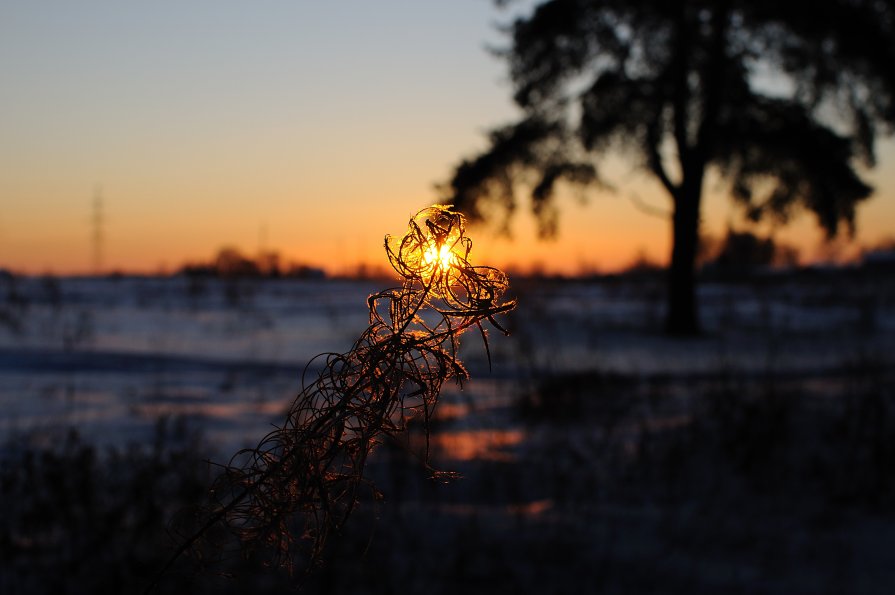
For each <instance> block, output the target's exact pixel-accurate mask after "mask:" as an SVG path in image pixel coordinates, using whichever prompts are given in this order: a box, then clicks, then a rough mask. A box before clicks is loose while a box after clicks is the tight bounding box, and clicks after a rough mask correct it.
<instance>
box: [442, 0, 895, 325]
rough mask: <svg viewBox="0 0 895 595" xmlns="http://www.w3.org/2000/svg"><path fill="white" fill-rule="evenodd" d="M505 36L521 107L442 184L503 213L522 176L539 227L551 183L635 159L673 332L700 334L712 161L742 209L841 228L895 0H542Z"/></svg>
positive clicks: (885, 127)
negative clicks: (699, 275) (650, 194)
mask: <svg viewBox="0 0 895 595" xmlns="http://www.w3.org/2000/svg"><path fill="white" fill-rule="evenodd" d="M503 3H504V2H501V1H499V0H498V2H497V4H503ZM509 33H510V35H511V38H512V43H511V45H510V47H509V48H507V49H505V50H503V51H502V52H500V54H501V55H502V56H503V57H504V58H505V59H506V60H507V62H508V64H509V70H510V76H511V80H512V84H513V89H514V100H515V102H516V103H517V104H518V106H519V107H520V108H521V109H522V110H523V112H524V115H523V117H522V118H521V120H520V121H518V122H516V123H514V124H511V125H508V126H505V127H502V128H498V129H496V130H494V131H493V132H491V135H490V147H489V148H488V149H487V150H486V151H485V152H484V153H483V154H481V155H479V156H477V157H474V158H470V159H467V160H464V161H462V162H461V163H460V164H459V165H458V166H457V167H456V169H455V171H454V173H453V177H452V179H451V180H450V182H449V183H447V184H445V185H444V187H443V191H444V196H443V200H444V201H445V202H447V203H453V204H454V205H455V206H456V207H457V208H458V209H459V210H461V211H463V212H465V213H467V214H468V216H470V218H472V219H476V218H479V219H481V218H484V217H491V216H493V215H494V214H495V213H494V207H497V208H498V209H503V210H505V211H506V215H509V214H510V212H511V211H512V210H513V209H514V207H515V205H516V202H517V199H516V193H515V188H516V185H517V183H519V182H523V183H526V184H528V185H530V186H531V189H532V192H531V196H532V205H533V209H534V212H535V215H536V216H537V217H538V220H539V222H540V225H541V234H542V235H546V236H550V235H552V234H555V233H556V207H555V200H554V188H555V186H556V183H557V182H558V181H560V180H565V181H568V182H572V183H574V184H579V185H589V184H592V183H598V182H601V181H602V180H601V177H600V176H599V175H598V171H597V169H596V164H597V163H598V158H600V157H603V156H605V155H606V154H608V153H610V152H612V151H622V152H623V153H624V154H625V155H627V156H629V157H632V158H634V159H636V160H638V161H639V163H640V165H641V166H642V167H643V169H645V170H646V171H647V172H649V173H650V174H652V175H653V176H654V177H655V178H656V179H657V180H658V181H659V182H660V183H661V185H662V186H663V187H664V188H665V190H666V191H667V193H668V195H669V196H670V198H671V204H672V209H671V213H672V215H671V220H672V233H673V240H674V241H673V248H672V254H671V261H670V266H669V274H668V309H667V319H666V326H667V330H668V332H670V333H672V334H693V333H696V332H698V330H699V322H698V316H697V310H696V299H695V266H694V262H695V257H696V255H697V249H698V237H699V220H700V203H701V199H702V193H703V185H704V181H705V179H706V175H707V173H708V172H710V171H714V172H715V173H717V174H718V176H719V178H720V179H721V180H723V181H724V182H725V183H726V184H729V187H730V193H731V196H732V197H733V198H734V199H735V200H736V201H738V202H740V203H741V204H742V205H743V206H744V207H745V209H746V213H747V214H748V216H749V217H751V218H752V219H755V220H757V219H759V218H761V217H762V216H764V215H772V216H774V217H776V218H778V219H780V220H781V221H783V222H785V221H786V219H787V218H788V217H789V216H790V215H791V214H793V213H794V212H795V211H796V210H797V208H798V207H802V208H805V209H807V210H809V211H812V212H814V213H815V215H816V216H817V218H818V221H819V223H820V225H821V226H822V227H823V228H824V229H825V230H826V232H827V234H828V235H830V236H834V235H836V234H837V232H838V231H839V230H840V228H841V227H842V226H843V225H844V226H845V227H847V228H848V229H849V231H850V232H853V230H854V216H855V205H856V204H857V203H858V202H859V201H861V200H862V199H864V198H866V197H868V196H869V195H870V193H871V191H872V189H871V188H870V187H869V186H868V185H867V184H866V183H864V182H863V181H862V180H861V178H860V177H859V175H858V174H857V172H856V170H855V167H856V163H857V162H858V161H859V160H862V161H863V163H864V164H866V165H867V166H872V165H873V164H874V154H873V151H874V138H875V136H876V135H877V134H879V133H890V132H891V125H892V123H893V122H895V100H893V96H895V75H893V74H892V73H893V72H895V70H893V64H895V43H893V41H892V40H893V39H895V1H893V0H818V1H815V2H807V1H805V0H787V1H784V2H781V1H779V0H775V1H768V0H749V1H746V0H676V1H671V2H669V1H667V0H639V1H638V0H552V1H549V2H544V3H542V4H540V5H538V6H537V7H536V8H535V9H534V10H533V12H532V13H531V14H530V15H528V16H525V17H520V18H518V19H517V20H516V21H515V22H514V23H513V24H512V26H511V27H510V28H509Z"/></svg>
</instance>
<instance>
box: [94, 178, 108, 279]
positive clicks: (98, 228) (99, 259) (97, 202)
mask: <svg viewBox="0 0 895 595" xmlns="http://www.w3.org/2000/svg"><path fill="white" fill-rule="evenodd" d="M103 223H104V217H103V193H102V187H100V186H97V187H96V188H95V189H94V191H93V216H92V218H91V224H92V228H93V230H92V231H93V234H92V244H93V274H94V275H99V274H101V273H102V270H103V242H104V240H105V233H104V231H105V230H104V229H103Z"/></svg>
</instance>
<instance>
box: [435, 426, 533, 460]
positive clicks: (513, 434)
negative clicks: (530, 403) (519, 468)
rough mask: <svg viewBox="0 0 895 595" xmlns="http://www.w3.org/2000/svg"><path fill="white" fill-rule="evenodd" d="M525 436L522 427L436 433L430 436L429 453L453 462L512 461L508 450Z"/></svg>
mask: <svg viewBox="0 0 895 595" xmlns="http://www.w3.org/2000/svg"><path fill="white" fill-rule="evenodd" d="M524 439H525V433H524V432H523V431H522V430H465V431H459V432H439V433H437V434H432V435H431V436H430V437H429V443H430V446H431V448H432V454H433V455H434V456H435V457H437V458H444V459H451V460H455V461H470V460H473V459H478V460H487V461H511V460H513V458H514V457H513V455H512V453H510V452H507V451H508V449H510V448H512V447H514V446H516V445H518V444H519V443H521V442H522V440H524Z"/></svg>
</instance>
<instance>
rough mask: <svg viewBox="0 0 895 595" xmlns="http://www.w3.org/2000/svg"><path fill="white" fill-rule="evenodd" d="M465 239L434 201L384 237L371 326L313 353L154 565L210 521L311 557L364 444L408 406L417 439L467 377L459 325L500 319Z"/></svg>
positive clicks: (341, 503) (485, 271)
mask: <svg viewBox="0 0 895 595" xmlns="http://www.w3.org/2000/svg"><path fill="white" fill-rule="evenodd" d="M471 247H472V243H471V241H470V240H469V238H468V237H466V235H465V230H464V220H463V217H462V215H460V214H459V213H455V212H453V211H451V210H450V209H448V208H445V207H440V206H433V207H430V208H428V209H424V210H423V211H420V213H418V214H417V215H416V216H415V217H413V218H412V219H411V221H410V224H409V228H408V231H407V233H406V234H405V235H404V236H403V237H402V238H401V239H395V238H391V237H388V236H387V237H386V242H385V249H386V254H387V255H388V258H389V262H390V263H391V265H392V267H393V268H394V269H395V271H397V272H398V274H399V275H400V276H401V278H402V284H401V286H400V287H395V288H391V289H386V290H384V291H381V292H379V293H376V294H373V295H371V296H370V297H369V298H368V300H367V303H368V306H369V310H370V326H369V327H368V328H367V330H366V331H365V332H364V333H363V334H362V335H361V337H360V338H359V339H358V340H357V342H356V343H355V344H354V346H353V347H352V349H351V350H350V351H348V352H347V353H344V354H322V355H320V356H317V358H315V359H314V360H312V363H313V361H315V360H317V359H318V358H325V364H324V367H323V369H322V371H320V372H319V373H318V375H317V377H316V379H315V380H314V381H313V382H311V383H307V382H305V380H304V379H303V382H302V383H303V388H302V391H301V392H300V393H299V395H298V396H297V397H296V399H295V400H294V402H293V403H292V406H291V407H290V409H289V411H288V413H287V415H286V420H285V422H284V423H283V425H282V426H280V427H278V428H277V429H275V430H274V431H272V432H271V433H269V434H268V435H267V436H265V437H264V439H262V440H261V442H260V443H259V444H258V446H256V447H255V448H252V449H246V450H242V451H240V452H238V453H237V454H236V455H235V456H234V457H233V458H232V459H231V460H230V462H229V463H228V464H227V465H225V466H224V467H223V472H222V473H221V474H220V476H219V477H218V479H217V481H216V482H215V484H214V486H213V488H212V490H211V492H210V493H211V496H212V497H211V498H210V501H209V504H208V505H207V506H206V508H205V509H204V510H203V511H201V514H200V519H204V521H201V522H200V523H199V529H198V530H196V531H195V532H194V533H192V534H191V535H190V536H189V537H187V538H185V539H184V540H183V542H182V545H181V546H180V547H179V548H178V549H177V550H176V551H175V552H174V554H173V555H172V558H171V560H170V561H169V562H168V564H167V565H166V567H165V569H164V570H163V572H164V571H165V570H167V569H168V568H170V566H171V564H173V563H174V561H175V560H176V559H177V558H178V557H180V556H181V555H183V554H185V553H187V552H189V551H193V550H195V548H196V546H197V544H198V543H199V542H200V541H201V540H202V538H203V537H206V536H207V535H208V534H209V533H210V532H211V531H212V530H213V529H216V528H217V527H223V528H225V529H226V530H227V532H228V533H229V534H232V535H235V536H236V537H237V541H238V543H239V544H240V548H251V547H254V546H262V547H264V548H265V549H266V551H267V552H269V553H270V556H271V561H272V562H273V563H274V564H276V565H278V566H282V567H285V568H287V569H289V570H290V571H292V570H294V569H295V568H296V567H300V568H301V569H303V570H305V571H307V570H310V569H312V568H313V567H314V566H315V564H316V563H318V562H319V561H320V559H321V556H322V554H323V550H324V546H325V544H326V540H327V537H328V536H329V535H330V534H331V533H332V532H334V531H337V530H339V529H340V528H341V527H342V525H343V524H344V522H345V521H346V519H347V518H348V516H349V515H350V514H351V512H352V511H353V510H354V508H355V506H356V505H357V503H358V499H359V492H360V490H361V488H362V487H363V486H364V485H365V484H366V485H370V484H369V482H368V481H367V480H366V479H365V478H364V475H363V471H364V466H365V464H366V462H367V457H368V456H369V454H370V452H371V451H372V450H373V448H374V447H375V446H376V445H377V444H379V443H381V442H382V441H384V440H385V439H387V438H393V437H395V436H397V435H398V434H401V433H402V432H403V431H404V430H405V429H406V424H407V422H408V421H409V419H411V418H413V417H417V416H421V417H422V421H423V424H424V428H425V431H426V437H427V440H426V442H427V444H428V426H429V422H430V420H431V418H432V415H433V414H434V411H435V406H436V404H437V399H438V395H439V393H440V390H441V387H442V384H443V383H444V382H445V381H446V380H447V379H449V378H453V379H455V380H456V381H458V382H462V381H463V380H465V379H466V378H468V373H467V371H466V369H465V367H464V366H463V364H462V363H461V362H460V360H459V359H458V349H459V336H460V335H461V334H462V333H463V332H464V331H466V330H467V329H469V328H471V327H476V328H478V329H479V331H480V333H481V336H482V338H483V340H484V342H485V347H486V349H487V347H488V344H487V333H486V332H485V330H484V328H483V326H482V322H483V321H484V320H488V321H489V322H491V324H492V325H494V326H495V327H496V328H497V329H499V330H501V331H503V329H502V328H501V327H500V325H499V324H498V323H497V322H496V321H495V318H494V317H495V316H496V315H498V314H501V313H505V312H508V311H509V310H511V309H513V308H514V307H515V302H513V301H505V302H501V301H500V300H501V298H502V296H503V295H504V293H505V291H506V289H507V287H508V282H507V278H506V275H504V274H503V273H502V272H501V271H499V270H497V269H494V268H491V267H482V266H473V265H471V264H470V263H469V261H468V256H469V252H470V250H471ZM503 332H505V331H503ZM310 365H311V364H309V367H310ZM309 367H308V368H306V373H307V370H308V369H309ZM426 456H428V452H427V453H426ZM370 489H371V490H372V491H373V493H374V494H376V492H375V488H373V487H372V485H370ZM154 584H155V583H154ZM154 584H153V585H152V586H150V587H149V589H148V590H147V592H148V591H149V590H151V589H152V588H153V587H154Z"/></svg>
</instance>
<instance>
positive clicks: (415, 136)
mask: <svg viewBox="0 0 895 595" xmlns="http://www.w3.org/2000/svg"><path fill="white" fill-rule="evenodd" d="M523 5H524V3H523ZM510 15H511V13H508V12H505V11H500V10H498V9H496V8H495V7H494V6H493V4H492V3H491V2H489V1H488V0H450V1H439V2H434V1H423V2H410V1H404V2H399V1H397V0H382V1H379V2H366V1H360V0H355V1H340V2H329V3H324V2H310V1H299V0H272V1H266V2H263V3H250V2H244V1H241V2H236V1H221V0H214V1H212V0H208V1H202V2H197V1H192V2H173V1H159V2H144V3H122V2H118V1H113V0H105V1H103V0H81V1H78V2H45V1H34V2H6V3H3V5H2V6H0V268H9V269H12V270H16V271H23V272H29V273H45V272H53V273H79V272H87V271H90V270H91V267H92V266H93V256H92V254H93V252H92V240H91V238H92V233H93V228H92V223H91V221H92V217H93V214H92V209H93V204H94V199H95V196H97V195H99V196H101V197H102V207H103V213H102V215H103V226H102V229H103V242H102V246H103V254H102V263H103V268H104V269H105V270H126V271H136V272H150V273H151V272H156V271H170V270H173V269H175V268H177V267H178V266H180V265H181V264H183V263H184V262H186V261H196V260H203V259H208V258H210V257H211V256H212V255H213V254H214V253H215V252H216V251H217V250H218V249H219V248H220V247H222V246H225V245H229V246H235V247H237V248H240V249H242V250H243V251H244V252H246V253H250V254H252V253H255V252H256V251H258V250H259V248H262V247H263V248H267V249H275V250H279V251H280V252H282V253H283V255H284V256H285V257H286V258H287V259H290V260H296V261H302V262H306V263H310V264H313V265H318V266H323V267H324V268H326V269H327V270H328V271H329V272H331V273H341V272H346V271H348V270H349V269H351V268H353V267H354V266H356V264H357V263H358V262H365V263H367V264H368V265H374V266H378V265H380V264H385V260H384V258H383V253H382V250H381V247H382V238H383V235H384V234H385V233H393V234H399V233H402V232H403V229H404V225H405V224H406V221H407V219H408V218H409V217H410V215H412V214H413V213H414V212H415V211H417V210H418V209H420V208H422V207H424V206H426V205H428V204H430V203H432V202H433V201H434V200H435V198H436V193H435V191H434V188H433V185H434V184H435V183H436V182H439V181H444V180H445V179H447V177H448V176H449V174H450V170H451V167H452V166H453V165H454V164H456V163H457V161H458V159H460V158H461V157H463V156H468V155H471V154H472V153H473V152H475V151H476V150H479V149H481V148H483V147H484V146H485V137H484V134H483V133H484V132H485V131H486V130H487V129H488V128H490V127H492V126H494V125H498V124H502V123H506V122H509V121H511V120H512V119H513V118H514V117H515V116H516V115H517V112H516V111H515V109H514V107H513V106H512V103H511V101H510V94H511V92H510V87H509V84H508V82H507V80H506V74H505V69H504V65H503V63H502V62H501V61H500V60H499V59H497V58H495V57H493V56H492V55H490V54H489V53H488V52H487V51H486V47H487V46H499V45H501V44H502V43H503V37H502V35H501V34H500V33H499V31H498V29H497V24H499V23H503V22H506V21H507V20H508V19H509V18H510ZM878 157H879V164H878V167H877V169H876V170H875V171H873V172H871V173H870V175H868V176H867V179H868V180H870V181H871V183H873V184H874V185H875V186H876V188H877V193H876V195H875V196H874V197H873V198H872V199H871V201H869V202H868V203H866V205H865V206H863V207H861V208H860V210H859V217H858V238H857V239H858V241H859V242H862V243H864V244H874V243H877V242H879V241H881V240H883V239H885V238H888V237H891V234H893V231H892V229H893V223H895V144H893V143H892V142H887V143H885V144H883V145H880V152H879V155H878ZM610 179H611V181H613V182H614V183H615V185H616V186H617V187H618V189H619V191H618V192H617V193H614V194H612V193H606V192H597V191H593V192H592V193H591V194H590V195H589V199H588V201H587V204H584V205H582V204H580V203H579V202H578V201H577V200H576V199H575V198H573V197H571V196H569V197H565V198H564V200H563V201H562V217H561V221H560V238H559V239H558V241H555V242H550V243H544V242H538V241H536V240H535V238H534V232H533V225H532V222H531V219H530V217H528V216H527V215H526V214H525V213H522V212H520V213H519V214H518V215H517V217H516V220H515V225H514V237H515V240H514V241H510V240H507V239H497V238H494V237H493V236H492V235H491V234H490V233H489V232H487V231H485V230H481V231H477V232H476V231H474V232H473V237H474V241H475V249H476V252H475V253H474V254H478V258H479V259H481V260H482V261H483V263H484V262H487V263H488V264H495V265H499V266H507V265H512V266H515V267H520V268H523V269H526V268H531V267H537V268H541V269H544V270H547V271H556V272H565V273H575V272H580V271H585V270H586V271H591V270H600V271H611V270H616V269H618V268H621V267H624V266H626V265H628V264H630V263H631V262H632V261H633V260H634V258H635V257H636V256H637V255H638V254H643V255H645V256H647V257H648V258H650V259H652V260H655V261H660V262H662V261H664V260H665V259H666V254H667V252H668V247H669V241H670V237H669V229H668V223H667V222H666V221H664V220H661V219H658V218H655V217H650V216H648V215H645V214H643V213H642V212H641V211H639V210H638V209H637V208H636V207H635V205H634V201H632V200H631V196H632V195H634V194H636V195H637V196H638V197H639V198H640V199H641V200H643V201H644V202H648V203H651V204H655V205H656V206H662V207H665V206H667V204H666V199H665V197H664V195H663V194H662V193H661V191H660V190H659V188H658V187H657V186H656V185H654V184H653V183H652V182H650V181H649V179H647V178H644V177H643V176H642V175H640V174H638V173H636V171H634V170H633V169H632V168H631V167H630V166H628V165H626V164H624V163H616V164H614V165H613V166H612V167H611V169H610ZM709 190H712V186H711V185H710V186H709ZM729 221H734V222H736V221H738V217H737V212H736V211H735V210H734V209H733V207H732V206H731V205H730V203H729V202H728V201H727V200H726V198H725V197H724V196H723V195H722V194H721V193H719V192H717V191H714V192H713V193H712V196H710V197H709V199H708V201H707V204H706V207H705V227H706V229H707V230H708V231H709V232H710V233H714V234H716V235H720V234H721V233H723V230H724V229H725V227H726V225H727V223H728V222H729ZM778 237H780V238H782V239H783V240H785V241H789V242H792V243H796V244H797V245H799V246H800V247H801V248H802V251H803V253H804V255H805V256H806V257H809V258H811V257H814V256H817V255H819V254H820V252H819V251H818V247H817V244H818V240H819V238H820V237H821V236H820V234H819V233H818V232H817V231H816V229H815V225H814V221H813V218H812V217H811V216H810V215H808V216H805V217H803V218H801V219H799V220H798V221H797V223H796V224H795V225H792V226H791V227H789V228H787V229H786V230H782V231H781V232H780V233H779V234H778Z"/></svg>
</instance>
